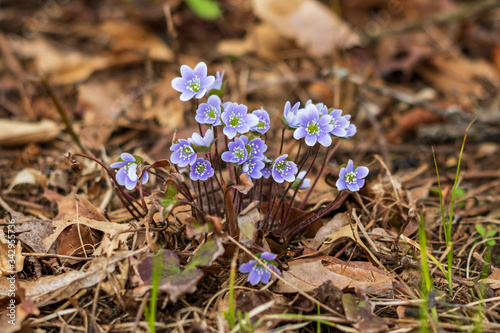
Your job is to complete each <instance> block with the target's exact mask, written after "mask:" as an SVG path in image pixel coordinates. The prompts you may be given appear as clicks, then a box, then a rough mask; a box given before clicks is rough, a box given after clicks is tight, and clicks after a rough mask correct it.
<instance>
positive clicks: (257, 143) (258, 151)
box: [240, 135, 267, 158]
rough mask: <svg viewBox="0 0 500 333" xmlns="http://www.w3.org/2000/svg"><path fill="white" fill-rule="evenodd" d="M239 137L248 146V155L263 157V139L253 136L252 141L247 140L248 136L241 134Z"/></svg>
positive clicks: (264, 149)
mask: <svg viewBox="0 0 500 333" xmlns="http://www.w3.org/2000/svg"><path fill="white" fill-rule="evenodd" d="M240 138H241V139H242V140H243V142H244V143H245V145H248V146H250V148H251V150H250V153H249V155H250V156H252V157H260V158H263V157H264V153H265V152H266V150H267V145H266V143H265V142H264V140H262V139H261V138H255V139H253V140H252V141H250V142H248V138H247V137H246V136H244V135H242V136H240Z"/></svg>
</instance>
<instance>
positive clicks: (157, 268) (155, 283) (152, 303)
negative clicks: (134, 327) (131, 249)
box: [145, 250, 163, 333]
mask: <svg viewBox="0 0 500 333" xmlns="http://www.w3.org/2000/svg"><path fill="white" fill-rule="evenodd" d="M162 265H163V250H160V251H158V253H157V254H156V255H155V258H154V261H153V277H152V281H151V292H150V296H149V307H146V309H145V317H146V319H147V321H148V326H149V331H150V332H151V333H154V332H155V323H156V305H157V302H158V291H159V288H160V280H161V273H162Z"/></svg>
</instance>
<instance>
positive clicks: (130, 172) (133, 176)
mask: <svg viewBox="0 0 500 333" xmlns="http://www.w3.org/2000/svg"><path fill="white" fill-rule="evenodd" d="M139 164H142V158H140V157H139V156H133V155H131V154H129V153H123V154H121V155H120V159H119V160H118V162H114V163H111V165H110V166H111V167H112V168H120V169H119V170H118V172H117V173H116V181H117V183H118V184H120V185H122V186H125V188H126V189H127V190H133V189H134V188H135V187H136V185H137V181H138V180H139V175H138V174H137V167H138V166H139ZM148 179H149V174H148V172H147V171H144V173H143V175H142V184H146V183H147V182H148Z"/></svg>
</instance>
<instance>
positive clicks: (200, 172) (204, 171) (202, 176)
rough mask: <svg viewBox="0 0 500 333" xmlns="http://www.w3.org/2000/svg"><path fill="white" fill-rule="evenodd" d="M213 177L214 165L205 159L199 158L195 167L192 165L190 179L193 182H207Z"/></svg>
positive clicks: (194, 164)
mask: <svg viewBox="0 0 500 333" xmlns="http://www.w3.org/2000/svg"><path fill="white" fill-rule="evenodd" d="M213 175H214V169H213V168H212V164H211V163H210V162H209V161H207V160H205V159H203V158H198V159H197V160H196V161H195V162H194V163H193V165H191V172H190V173H189V178H191V180H207V179H208V178H210V177H212V176H213Z"/></svg>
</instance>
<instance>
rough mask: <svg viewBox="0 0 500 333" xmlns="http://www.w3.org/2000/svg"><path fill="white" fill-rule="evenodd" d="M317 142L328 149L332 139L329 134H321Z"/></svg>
mask: <svg viewBox="0 0 500 333" xmlns="http://www.w3.org/2000/svg"><path fill="white" fill-rule="evenodd" d="M318 142H319V143H320V144H321V145H322V146H323V147H330V145H331V144H332V137H331V135H330V133H323V134H320V135H319V136H318Z"/></svg>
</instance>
